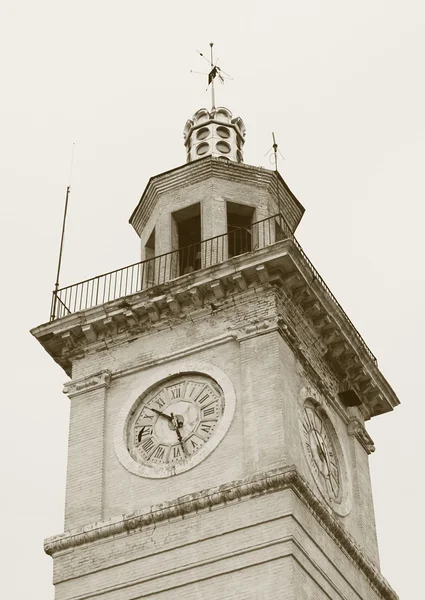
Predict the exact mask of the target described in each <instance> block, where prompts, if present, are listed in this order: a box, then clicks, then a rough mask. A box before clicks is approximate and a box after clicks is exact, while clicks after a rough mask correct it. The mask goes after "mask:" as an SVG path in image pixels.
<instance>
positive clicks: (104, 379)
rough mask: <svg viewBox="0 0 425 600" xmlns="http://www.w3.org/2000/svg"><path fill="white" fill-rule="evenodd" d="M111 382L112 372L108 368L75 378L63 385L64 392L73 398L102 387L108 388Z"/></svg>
mask: <svg viewBox="0 0 425 600" xmlns="http://www.w3.org/2000/svg"><path fill="white" fill-rule="evenodd" d="M110 382H111V372H110V371H108V369H104V370H103V371H98V372H97V373H92V374H91V375H87V376H86V377H81V378H80V379H75V380H73V381H69V382H67V383H65V385H64V386H63V393H64V394H66V395H67V396H69V398H73V397H74V396H78V395H80V394H85V393H86V392H92V391H93V390H97V389H100V388H108V387H109V384H110Z"/></svg>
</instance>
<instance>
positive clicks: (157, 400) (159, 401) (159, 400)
mask: <svg viewBox="0 0 425 600" xmlns="http://www.w3.org/2000/svg"><path fill="white" fill-rule="evenodd" d="M153 402H154V403H155V404H157V405H158V407H159V408H162V407H163V406H165V401H164V400H163V399H162V398H161V396H156V397H155V398H154V400H153Z"/></svg>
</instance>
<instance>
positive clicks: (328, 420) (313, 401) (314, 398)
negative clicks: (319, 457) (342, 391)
mask: <svg viewBox="0 0 425 600" xmlns="http://www.w3.org/2000/svg"><path fill="white" fill-rule="evenodd" d="M324 404H325V403H324V401H323V399H322V397H321V396H320V395H319V394H318V393H317V392H316V391H315V390H313V389H312V388H303V390H302V397H301V403H300V405H299V427H300V434H301V439H302V442H301V443H302V447H303V451H304V456H305V459H306V462H307V464H308V467H309V470H310V473H311V475H312V477H313V480H314V482H315V484H316V487H317V489H318V490H319V492H320V495H321V497H322V498H323V499H324V500H325V501H326V504H327V505H328V506H330V507H331V508H332V509H333V510H334V511H335V512H336V513H337V514H339V515H340V516H346V515H348V513H349V512H350V511H351V486H350V480H351V478H350V474H349V470H348V461H347V458H346V454H345V451H344V447H343V445H342V444H341V442H340V436H338V433H337V426H336V423H334V419H333V418H332V417H331V414H330V410H327V409H325V406H324ZM306 406H309V407H312V408H313V409H314V410H315V411H317V413H318V415H319V417H320V419H321V421H322V423H323V425H324V428H325V431H326V434H327V437H328V439H329V440H330V444H331V446H332V451H333V453H334V455H335V459H336V461H337V465H338V471H339V493H338V495H337V497H335V496H332V495H331V494H329V492H328V490H327V488H326V485H324V482H323V477H322V476H321V475H320V474H319V473H318V469H317V465H316V468H315V467H314V466H313V457H312V452H311V450H309V448H308V447H307V442H306V436H305V429H304V411H305V408H306Z"/></svg>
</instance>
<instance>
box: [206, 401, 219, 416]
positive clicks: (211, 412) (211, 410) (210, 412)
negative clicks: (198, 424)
mask: <svg viewBox="0 0 425 600" xmlns="http://www.w3.org/2000/svg"><path fill="white" fill-rule="evenodd" d="M216 407H217V404H211V406H207V407H206V408H204V409H202V416H203V417H208V416H209V415H214V414H215V412H216Z"/></svg>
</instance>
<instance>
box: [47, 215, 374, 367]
mask: <svg viewBox="0 0 425 600" xmlns="http://www.w3.org/2000/svg"><path fill="white" fill-rule="evenodd" d="M282 240H290V242H291V244H292V245H293V246H294V247H295V249H296V251H297V253H299V255H300V258H301V260H302V262H303V263H304V264H305V266H306V268H307V270H308V272H309V278H311V280H312V281H315V283H316V285H317V286H318V287H319V288H320V290H321V293H324V294H325V296H326V298H327V302H329V303H330V306H331V307H333V309H332V312H334V314H335V315H339V316H340V317H341V318H342V321H344V322H345V324H346V325H348V327H349V328H350V330H351V331H352V332H353V333H354V336H355V338H356V339H357V342H358V343H360V345H361V346H362V347H363V349H364V350H365V351H366V353H367V355H368V356H369V358H370V359H371V360H372V361H373V362H374V363H375V364H376V358H375V356H374V355H373V354H372V352H371V350H370V349H369V347H368V346H367V344H366V342H365V341H364V340H363V338H362V336H361V335H360V333H359V332H358V331H357V329H356V328H355V327H354V325H353V323H352V322H351V320H350V319H349V318H348V316H347V315H346V313H345V312H344V310H343V308H342V307H341V305H340V304H339V302H338V300H337V299H336V298H335V296H334V295H333V294H332V292H331V291H330V289H329V287H328V286H327V285H326V283H325V282H324V280H323V279H322V277H321V276H320V274H319V273H318V272H317V270H316V269H315V268H314V266H313V264H312V263H311V261H310V260H309V258H308V257H307V256H306V254H305V253H304V251H303V249H302V247H301V246H300V244H299V243H298V241H297V240H296V238H295V236H294V235H293V233H292V232H291V230H290V228H289V226H288V224H287V222H286V221H285V218H284V217H283V215H282V214H281V213H278V214H275V215H273V216H271V217H268V218H267V219H263V220H261V221H257V222H255V223H252V224H251V225H250V226H248V227H240V228H234V229H233V230H232V231H229V232H228V233H226V234H223V235H219V236H216V237H213V238H210V239H207V240H204V241H202V242H200V243H197V244H192V245H191V246H186V247H184V248H179V249H177V250H174V251H172V252H168V253H167V254H162V255H160V256H156V257H154V258H151V259H149V260H145V261H141V262H138V263H134V264H132V265H129V266H127V267H123V268H122V269H117V270H115V271H110V272H109V273H104V274H102V275H98V276H96V277H92V278H91V279H86V280H84V281H80V282H79V283H75V284H73V285H70V286H67V287H64V288H61V289H59V290H57V291H54V292H53V297H52V305H51V312H50V321H55V320H57V319H61V318H63V317H66V316H68V315H71V314H73V313H78V312H79V311H83V310H87V309H90V308H94V307H97V306H101V305H104V304H106V303H108V302H112V301H114V300H118V299H119V298H122V297H125V296H131V295H132V294H137V293H140V292H143V291H144V290H147V289H149V288H153V287H154V286H158V285H162V284H165V283H167V282H171V281H176V280H178V278H179V277H184V276H186V275H188V274H190V273H195V272H196V271H200V270H202V269H208V268H209V267H212V266H214V265H218V264H222V263H223V266H224V263H226V261H230V260H231V259H233V258H234V257H237V256H241V255H244V254H252V255H253V256H254V253H255V252H256V251H261V250H262V249H264V248H266V247H268V246H273V245H275V244H277V243H278V242H281V241H282Z"/></svg>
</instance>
